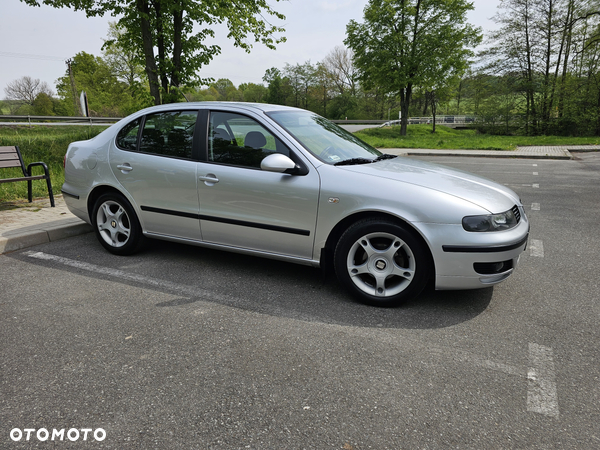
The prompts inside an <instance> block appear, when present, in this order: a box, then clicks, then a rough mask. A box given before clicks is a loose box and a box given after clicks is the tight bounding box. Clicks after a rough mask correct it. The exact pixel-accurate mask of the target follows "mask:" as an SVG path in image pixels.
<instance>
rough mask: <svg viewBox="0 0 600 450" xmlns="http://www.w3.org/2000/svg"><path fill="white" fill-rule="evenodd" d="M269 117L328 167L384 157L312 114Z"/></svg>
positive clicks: (272, 114)
mask: <svg viewBox="0 0 600 450" xmlns="http://www.w3.org/2000/svg"><path fill="white" fill-rule="evenodd" d="M267 114H268V116H269V117H271V118H272V119H273V120H274V121H275V122H277V123H278V124H279V125H281V126H282V127H283V128H285V129H286V131H288V132H289V133H290V134H291V135H293V136H294V137H295V138H296V139H297V140H298V141H299V142H300V143H301V144H302V145H303V146H304V148H306V149H307V150H308V151H309V152H311V153H312V154H313V155H315V156H316V157H317V158H319V159H320V160H321V161H323V162H325V163H327V164H339V163H341V162H342V161H348V162H350V161H358V160H360V161H364V162H372V161H374V160H377V158H378V157H380V156H381V152H380V151H379V150H377V149H375V148H373V147H371V146H370V145H369V144H366V143H365V142H363V141H361V140H360V139H358V138H357V137H356V136H354V135H353V134H352V133H349V132H348V131H346V130H344V129H343V128H341V127H338V126H337V125H336V124H334V123H333V122H330V121H329V120H327V119H325V118H323V117H321V116H319V115H317V114H315V113H312V112H310V111H300V110H298V111H272V112H269V113H267Z"/></svg>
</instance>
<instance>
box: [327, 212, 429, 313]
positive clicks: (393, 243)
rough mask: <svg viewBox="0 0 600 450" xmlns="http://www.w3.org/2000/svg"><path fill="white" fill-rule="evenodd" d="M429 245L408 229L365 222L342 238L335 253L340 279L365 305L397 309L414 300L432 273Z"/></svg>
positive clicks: (378, 220) (375, 220)
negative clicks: (395, 307) (394, 307)
mask: <svg viewBox="0 0 600 450" xmlns="http://www.w3.org/2000/svg"><path fill="white" fill-rule="evenodd" d="M430 260H431V258H430V256H429V251H428V249H427V247H426V245H425V244H424V243H423V242H422V241H421V240H420V239H418V238H416V237H415V235H414V234H413V232H410V231H408V230H407V229H406V228H405V227H403V226H401V225H399V224H396V223H394V222H391V221H387V220H385V219H364V220H361V221H359V222H356V223H355V224H353V225H352V226H351V227H350V228H348V229H347V230H346V231H345V232H344V234H342V236H341V237H340V239H339V241H338V243H337V245H336V248H335V253H334V265H335V272H336V275H337V278H338V280H339V281H340V283H341V284H342V285H343V286H344V288H345V289H346V290H348V291H349V292H350V293H351V294H352V295H354V296H355V297H356V298H357V299H358V300H360V301H361V302H363V303H366V304H369V305H374V306H397V305H399V304H400V303H402V302H404V301H406V300H410V299H412V298H415V297H416V296H417V295H419V294H420V293H421V291H422V290H423V288H424V287H425V286H426V284H427V281H428V279H429V274H430V273H431V263H430Z"/></svg>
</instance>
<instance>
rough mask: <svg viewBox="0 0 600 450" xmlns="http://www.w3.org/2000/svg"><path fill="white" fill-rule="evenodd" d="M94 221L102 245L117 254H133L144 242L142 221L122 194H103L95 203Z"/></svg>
mask: <svg viewBox="0 0 600 450" xmlns="http://www.w3.org/2000/svg"><path fill="white" fill-rule="evenodd" d="M92 221H93V226H94V230H95V232H96V237H97V238H98V240H99V241H100V243H101V244H102V246H103V247H104V248H105V249H107V250H108V251H109V252H111V253H113V254H115V255H131V254H132V253H135V252H136V251H137V250H138V249H139V247H140V245H141V244H142V240H143V235H142V229H141V227H140V223H139V221H138V219H137V216H136V215H135V212H134V210H133V208H132V207H131V205H130V204H129V202H128V201H127V199H126V198H125V197H124V196H123V195H121V194H118V193H109V194H104V195H101V196H100V197H99V198H98V200H97V201H96V204H95V205H94V210H93V212H92Z"/></svg>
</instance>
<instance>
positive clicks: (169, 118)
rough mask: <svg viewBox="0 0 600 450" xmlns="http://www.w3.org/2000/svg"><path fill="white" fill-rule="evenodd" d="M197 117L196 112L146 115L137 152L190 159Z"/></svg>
mask: <svg viewBox="0 0 600 450" xmlns="http://www.w3.org/2000/svg"><path fill="white" fill-rule="evenodd" d="M197 117H198V112H197V111H170V112H160V113H155V114H148V115H147V116H146V120H145V121H144V128H143V130H142V136H141V139H140V148H139V151H140V152H143V153H151V154H155V155H161V156H170V157H174V158H185V159H191V158H192V141H193V137H194V129H195V128H196V119H197Z"/></svg>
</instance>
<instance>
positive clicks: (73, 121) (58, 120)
mask: <svg viewBox="0 0 600 450" xmlns="http://www.w3.org/2000/svg"><path fill="white" fill-rule="evenodd" d="M121 119H122V117H74V116H11V115H6V116H3V115H0V123H14V124H15V125H17V124H28V125H33V124H35V125H107V124H112V123H116V122H118V121H119V120H121ZM474 121H475V118H474V117H472V116H437V117H436V123H437V124H440V125H443V124H469V123H473V122H474ZM332 122H333V123H337V124H339V125H343V124H347V125H383V124H386V125H399V124H400V120H397V119H396V120H356V119H350V120H332ZM408 123H409V124H426V123H433V117H410V118H409V119H408Z"/></svg>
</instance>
